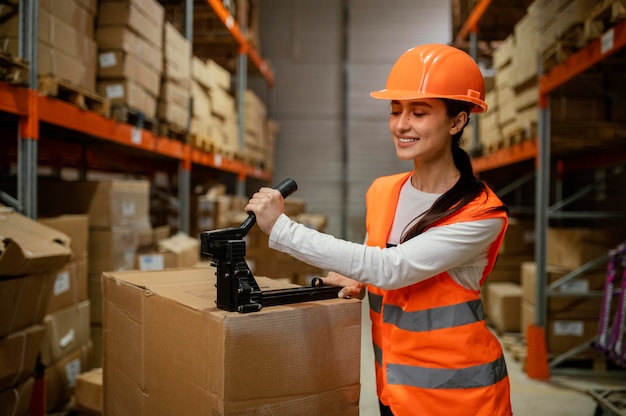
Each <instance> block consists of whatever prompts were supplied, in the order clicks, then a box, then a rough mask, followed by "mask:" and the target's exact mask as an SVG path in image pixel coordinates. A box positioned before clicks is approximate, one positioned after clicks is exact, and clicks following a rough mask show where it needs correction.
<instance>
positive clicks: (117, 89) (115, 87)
mask: <svg viewBox="0 0 626 416" xmlns="http://www.w3.org/2000/svg"><path fill="white" fill-rule="evenodd" d="M105 91H106V95H107V98H108V99H110V100H114V99H116V98H124V86H123V85H122V84H111V85H107V86H106V90H105Z"/></svg>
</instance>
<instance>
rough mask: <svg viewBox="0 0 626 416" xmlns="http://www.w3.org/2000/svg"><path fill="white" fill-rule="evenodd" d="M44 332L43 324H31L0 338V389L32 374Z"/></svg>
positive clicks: (6, 387) (15, 383)
mask: <svg viewBox="0 0 626 416" xmlns="http://www.w3.org/2000/svg"><path fill="white" fill-rule="evenodd" d="M45 332H46V329H45V327H44V326H43V325H33V326H31V327H28V328H26V329H24V330H23V331H18V332H14V333H12V334H10V335H9V336H7V337H5V338H0V358H2V359H0V391H2V390H6V389H9V388H11V387H12V386H15V385H17V384H20V383H21V382H22V381H24V380H26V379H28V378H29V377H30V376H32V374H33V372H34V370H35V363H36V360H37V354H38V352H39V347H40V346H41V340H42V339H43V336H44V333H45Z"/></svg>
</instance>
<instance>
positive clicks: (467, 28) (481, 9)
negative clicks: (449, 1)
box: [454, 0, 491, 45]
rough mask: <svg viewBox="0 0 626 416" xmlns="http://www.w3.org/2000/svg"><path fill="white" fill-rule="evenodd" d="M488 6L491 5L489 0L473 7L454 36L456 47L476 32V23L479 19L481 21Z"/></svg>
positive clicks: (482, 0)
mask: <svg viewBox="0 0 626 416" xmlns="http://www.w3.org/2000/svg"><path fill="white" fill-rule="evenodd" d="M490 4H491V0H480V1H479V2H478V3H477V4H476V6H474V8H473V9H472V12H471V13H470V15H469V17H468V18H467V20H466V21H465V23H464V24H463V26H462V27H461V30H460V31H459V33H458V34H457V35H456V38H455V39H454V43H455V44H457V45H458V44H460V43H461V42H463V41H464V40H465V38H466V37H467V35H469V33H470V32H475V31H476V27H477V26H478V22H479V21H480V19H482V17H483V15H484V14H485V12H486V11H487V8H488V7H489V5H490Z"/></svg>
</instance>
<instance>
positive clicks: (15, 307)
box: [0, 273, 54, 338]
mask: <svg viewBox="0 0 626 416" xmlns="http://www.w3.org/2000/svg"><path fill="white" fill-rule="evenodd" d="M53 284H54V275H53V274H52V273H49V274H40V275H28V276H19V277H11V278H1V279H0V316H1V317H2V319H0V338H2V337H4V336H6V335H8V334H10V333H12V332H16V331H19V330H22V329H25V328H27V327H29V326H32V325H35V324H41V323H43V318H44V316H45V315H46V310H47V308H48V303H49V300H50V294H51V293H52V288H53Z"/></svg>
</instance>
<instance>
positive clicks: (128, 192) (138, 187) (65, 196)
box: [38, 180, 150, 228]
mask: <svg viewBox="0 0 626 416" xmlns="http://www.w3.org/2000/svg"><path fill="white" fill-rule="evenodd" d="M39 194H40V195H39V198H38V201H39V211H41V212H42V213H43V214H42V215H46V216H55V215H64V214H88V215H89V226H90V227H102V228H109V227H116V226H129V227H132V226H133V225H134V224H136V223H137V222H139V221H142V220H145V219H148V220H149V218H150V212H149V208H150V183H149V182H148V181H145V180H105V181H47V182H44V183H41V184H40V186H39Z"/></svg>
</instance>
